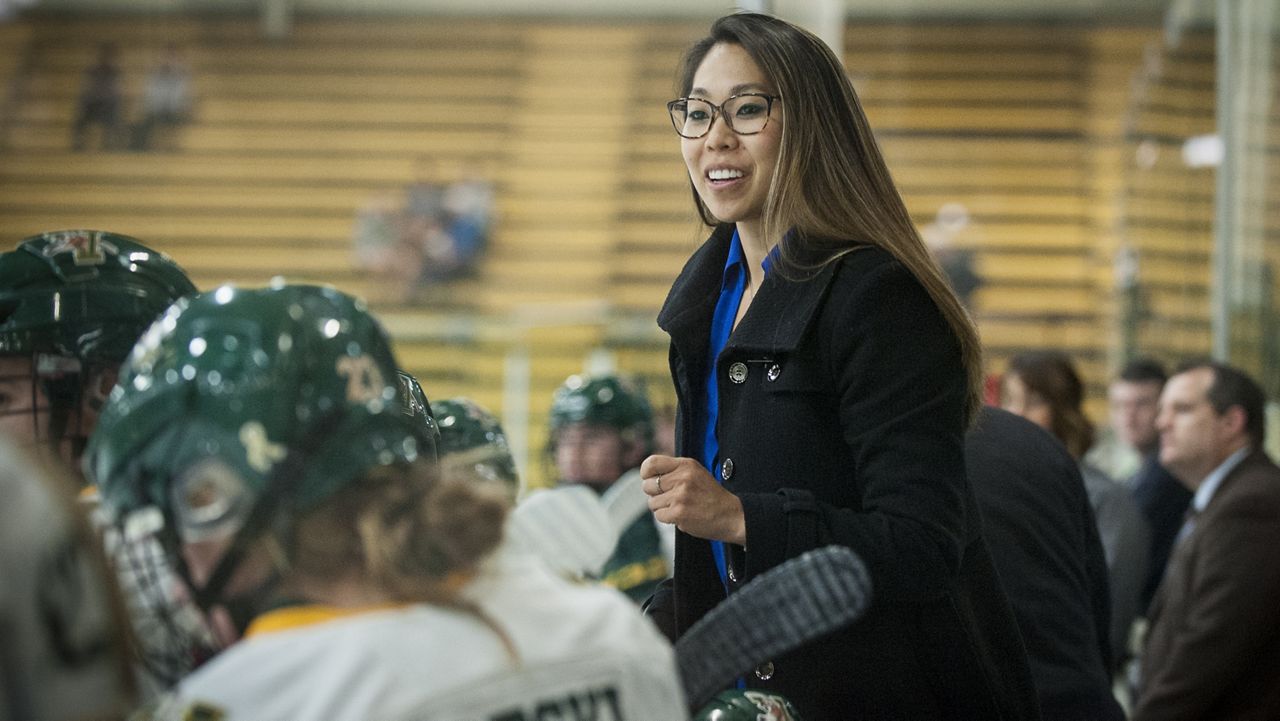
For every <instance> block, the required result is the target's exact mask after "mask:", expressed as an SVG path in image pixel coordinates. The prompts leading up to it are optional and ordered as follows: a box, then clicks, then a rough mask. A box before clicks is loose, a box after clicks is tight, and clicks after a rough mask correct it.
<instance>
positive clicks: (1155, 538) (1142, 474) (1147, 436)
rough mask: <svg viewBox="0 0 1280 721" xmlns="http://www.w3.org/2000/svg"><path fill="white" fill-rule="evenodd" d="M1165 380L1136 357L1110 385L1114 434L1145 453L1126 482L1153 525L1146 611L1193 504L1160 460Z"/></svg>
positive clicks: (1144, 585)
mask: <svg viewBox="0 0 1280 721" xmlns="http://www.w3.org/2000/svg"><path fill="white" fill-rule="evenodd" d="M1166 380H1168V375H1167V374H1166V373H1165V370H1164V368H1163V367H1162V366H1161V365H1160V363H1159V362H1157V361H1154V360H1151V359H1149V358H1138V359H1135V360H1132V361H1130V362H1129V363H1128V364H1126V365H1125V367H1124V368H1123V369H1122V370H1121V371H1120V375H1119V376H1117V377H1116V379H1115V380H1114V381H1113V382H1112V383H1111V385H1110V387H1108V388H1107V401H1108V405H1109V406H1110V412H1111V413H1110V414H1111V426H1112V428H1113V429H1114V430H1115V434H1116V437H1117V438H1118V439H1119V440H1120V441H1121V442H1123V443H1124V444H1125V445H1128V446H1130V447H1132V448H1133V449H1134V450H1135V451H1137V452H1138V453H1139V454H1140V455H1141V456H1142V465H1141V466H1140V467H1139V468H1138V471H1137V473H1135V474H1134V476H1133V478H1131V479H1130V480H1129V482H1128V486H1129V488H1130V490H1131V491H1132V492H1133V499H1134V500H1135V501H1136V502H1137V504H1138V508H1139V509H1140V510H1141V511H1142V515H1143V516H1144V517H1145V518H1146V519H1147V523H1148V524H1149V525H1150V527H1151V547H1150V554H1149V556H1148V558H1147V576H1146V578H1145V579H1143V581H1142V592H1141V596H1140V599H1139V603H1140V605H1141V610H1142V611H1145V610H1146V609H1147V608H1148V607H1149V606H1150V605H1151V599H1152V598H1153V597H1154V596H1155V593H1156V588H1157V587H1158V586H1159V585H1160V579H1161V578H1163V577H1164V567H1165V565H1166V564H1167V563H1168V562H1169V550H1170V549H1171V548H1173V539H1174V537H1175V536H1177V535H1178V529H1180V528H1181V527H1182V517H1183V515H1184V514H1185V513H1186V511H1187V506H1188V505H1189V504H1190V503H1191V491H1189V490H1187V488H1186V486H1183V485H1182V484H1181V483H1179V482H1178V480H1177V479H1176V478H1174V477H1173V475H1172V474H1170V473H1169V471H1168V469H1166V468H1165V467H1164V466H1163V465H1161V463H1160V432H1159V431H1158V430H1157V429H1156V412H1157V409H1158V407H1159V404H1160V391H1162V390H1163V389H1164V384H1165V381H1166ZM1117 660H1118V659H1117Z"/></svg>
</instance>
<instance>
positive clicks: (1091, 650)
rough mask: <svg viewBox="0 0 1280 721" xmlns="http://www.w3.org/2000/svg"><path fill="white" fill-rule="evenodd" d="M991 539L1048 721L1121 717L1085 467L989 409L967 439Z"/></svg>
mask: <svg viewBox="0 0 1280 721" xmlns="http://www.w3.org/2000/svg"><path fill="white" fill-rule="evenodd" d="M965 467H966V468H967V469H968V472H969V483H970V485H972V486H973V493H974V496H975V497H976V498H977V499H978V508H979V510H980V511H981V512H982V528H983V536H984V537H985V538H986V541H987V546H988V547H989V548H990V549H991V556H992V559H993V560H994V561H995V564H996V570H997V571H998V572H999V573H1000V578H1001V581H1002V584H1003V586H1004V589H1005V592H1006V593H1007V594H1008V596H1009V602H1010V603H1011V604H1013V612H1014V616H1015V617H1016V618H1017V620H1018V630H1019V631H1021V632H1022V640H1023V642H1024V643H1025V644H1026V647H1027V656H1028V658H1029V659H1030V661H1031V675H1032V677H1033V678H1034V680H1035V684H1036V693H1037V695H1038V697H1039V699H1040V713H1041V715H1042V716H1043V717H1044V719H1045V721H1051V720H1052V721H1123V719H1124V710H1123V709H1121V708H1120V704H1118V703H1116V699H1115V697H1114V696H1113V695H1112V693H1111V671H1110V669H1111V668H1112V664H1111V660H1110V659H1109V658H1108V656H1109V655H1110V649H1111V623H1110V621H1111V596H1110V594H1109V593H1108V590H1107V583H1108V581H1107V559H1106V556H1105V555H1104V553H1103V550H1102V539H1101V538H1099V536H1098V526H1097V524H1096V523H1094V520H1093V507H1092V506H1090V505H1089V496H1088V494H1087V493H1086V492H1085V487H1084V480H1083V479H1082V478H1081V477H1080V467H1079V466H1078V465H1077V464H1076V461H1075V459H1074V458H1072V457H1071V454H1070V453H1067V449H1066V448H1065V447H1064V446H1063V445H1062V443H1060V442H1059V441H1058V439H1056V438H1054V437H1053V436H1051V435H1049V433H1048V432H1047V431H1045V430H1044V429H1042V428H1040V426H1037V425H1036V424H1034V423H1032V422H1031V421H1029V420H1027V419H1025V418H1021V417H1019V416H1015V415H1014V414H1012V413H1007V412H1005V411H1002V410H1000V409H999V408H983V409H982V412H981V414H979V416H978V421H977V423H975V424H974V426H973V428H971V429H970V430H969V434H968V436H967V437H966V438H965Z"/></svg>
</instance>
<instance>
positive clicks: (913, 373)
mask: <svg viewBox="0 0 1280 721" xmlns="http://www.w3.org/2000/svg"><path fill="white" fill-rule="evenodd" d="M678 92H679V96H680V97H679V99H677V100H675V101H672V103H670V105H669V109H670V111H671V115H672V122H673V123H674V124H675V127H676V131H677V132H678V133H679V134H680V136H681V137H682V141H681V149H682V152H683V155H684V159H685V163H686V165H687V166H688V170H689V176H690V180H691V183H692V186H693V193H694V200H695V203H696V204H697V207H698V211H699V213H700V215H701V216H702V218H703V220H704V221H705V222H706V223H707V224H708V225H709V226H713V227H714V231H713V232H712V234H711V237H710V239H709V240H708V241H707V242H706V243H705V244H704V245H703V246H702V247H701V248H700V249H699V250H698V251H697V252H696V253H695V254H694V256H693V257H692V259H690V261H689V262H688V264H687V265H686V266H685V269H684V271H683V272H682V273H681V275H680V277H679V278H677V280H676V281H675V284H674V285H673V287H672V289H671V293H670V295H669V296H668V298H667V301H666V304H665V305H664V307H663V309H662V312H661V313H660V315H659V317H658V323H659V325H660V326H662V328H663V329H664V330H666V331H667V332H668V333H669V334H670V336H671V353H670V357H671V372H672V376H673V378H674V381H675V385H676V392H677V399H678V415H679V420H678V424H677V425H678V441H677V455H678V456H681V457H671V456H662V455H655V456H650V457H649V458H647V459H646V460H645V462H644V464H643V466H642V468H641V473H642V475H643V476H644V478H645V491H646V493H648V494H649V495H650V496H651V498H650V508H651V509H652V510H653V511H654V513H655V516H656V518H657V519H658V520H659V521H662V522H664V523H673V524H675V525H676V527H677V529H679V533H678V536H677V548H676V561H675V574H674V578H673V582H672V583H671V584H670V585H669V587H668V589H667V591H668V592H666V593H664V592H660V593H659V594H658V595H656V596H655V597H654V599H653V600H652V602H651V604H650V606H649V608H650V612H651V613H652V614H653V615H654V616H655V618H656V619H657V620H658V622H659V623H660V624H661V625H663V627H664V630H666V631H668V633H669V634H671V635H678V634H680V633H682V632H683V631H684V630H686V629H688V628H689V626H690V625H691V624H693V623H694V622H695V621H697V620H698V619H699V618H700V617H701V616H702V615H703V614H705V613H706V612H707V611H708V610H709V609H711V608H712V607H713V606H715V605H716V604H717V603H718V602H719V601H720V600H722V599H723V598H724V597H725V594H726V593H728V592H732V591H733V590H735V589H737V588H738V587H739V586H741V585H742V584H743V583H745V582H747V581H749V580H751V579H752V578H753V577H755V576H756V575H758V574H759V573H761V572H762V571H764V570H766V569H769V568H771V567H773V566H776V565H777V564H779V563H781V562H782V561H784V560H786V559H788V558H792V557H794V556H797V555H800V554H801V553H803V552H805V551H807V550H809V549H812V548H815V547H818V546H822V545H826V544H831V543H839V544H843V545H846V546H848V547H850V548H852V549H853V550H854V551H856V552H857V553H858V554H859V555H860V556H861V557H862V559H863V560H864V561H865V562H866V564H867V567H868V569H869V570H870V572H871V576H872V583H873V585H874V592H875V600H874V605H873V607H872V608H871V609H870V610H869V612H868V613H867V615H866V616H865V617H863V618H862V620H860V621H859V622H857V623H855V624H853V625H852V626H850V627H849V628H847V629H844V630H843V631H840V632H838V633H835V634H833V635H831V636H828V637H826V638H824V639H821V640H819V641H817V642H815V643H812V644H809V645H808V646H805V647H803V648H801V649H799V650H797V651H795V652H792V653H789V654H786V655H784V656H781V657H779V658H775V659H772V660H771V661H770V662H769V663H764V664H761V665H760V666H759V667H758V668H757V669H756V670H755V673H753V674H750V675H748V677H747V678H746V679H745V684H746V685H747V686H749V687H754V688H761V689H763V690H767V691H770V692H776V693H781V694H783V695H784V696H786V697H788V698H790V699H791V700H792V701H793V702H794V703H795V706H796V708H797V709H798V710H799V712H800V713H801V714H802V715H803V716H804V717H805V718H806V719H810V720H811V721H812V720H813V719H851V718H912V719H931V718H933V719H936V718H949V719H955V718H984V719H998V718H1028V717H1034V716H1035V714H1036V707H1035V700H1034V692H1033V690H1032V686H1031V680H1030V676H1029V672H1028V669H1027V664H1026V656H1025V652H1024V650H1023V648H1022V645H1021V641H1020V639H1019V637H1018V635H1017V631H1016V628H1015V626H1014V621H1013V618H1012V614H1011V611H1010V609H1009V606H1008V602H1007V600H1006V599H1005V597H1004V595H1003V592H1002V591H1001V590H1000V587H999V584H998V582H997V580H996V577H995V574H994V571H993V570H992V566H991V561H990V557H989V555H988V553H987V550H986V548H985V546H984V545H983V541H982V537H981V535H980V529H979V525H978V516H977V512H976V510H975V507H974V501H973V497H972V494H971V493H970V490H969V488H968V485H967V483H966V481H965V470H964V455H963V447H962V438H963V434H964V430H965V427H966V425H967V423H968V421H969V419H970V418H971V417H972V416H973V414H974V412H975V410H976V409H977V407H978V404H979V401H978V388H979V365H980V362H979V347H978V341H977V337H976V334H975V332H974V329H973V327H972V326H971V324H970V322H969V320H968V318H967V316H966V315H965V313H964V311H963V310H962V309H961V308H960V305H959V303H958V302H957V301H956V298H955V296H954V295H953V294H952V293H951V291H950V290H949V289H948V288H947V286H946V284H945V282H944V281H943V280H942V277H941V275H940V273H939V270H938V268H937V266H936V265H935V264H934V263H933V261H932V260H930V258H929V255H928V252H927V251H926V249H925V247H924V245H923V243H922V242H921V240H920V238H919V236H918V234H917V233H916V231H915V229H914V228H913V227H912V225H911V219H910V217H909V216H908V214H907V211H906V209H905V207H904V206H903V203H902V200H901V199H900V198H899V196H898V193H897V191H896V190H895V188H894V186H893V183H892V181H891V180H890V178H889V173H888V171H887V170H886V168H885V165H884V162H883V160H882V158H881V156H880V153H879V150H878V149H877V147H876V143H875V141H874V139H873V138H872V135H871V130H870V128H869V127H868V125H867V121H866V118H865V117H864V116H863V113H862V110H861V108H860V107H859V104H858V100H857V97H856V95H855V94H854V91H853V87H852V86H851V85H850V83H849V80H848V78H847V77H846V76H845V74H844V71H843V69H842V68H841V66H840V63H839V61H838V60H837V59H836V58H835V56H834V55H833V54H832V53H831V51H830V50H829V49H827V47H826V46H825V45H824V44H823V43H822V41H821V40H819V39H818V38H816V37H814V36H813V35H812V34H810V33H808V32H806V31H804V30H801V29H799V28H797V27H794V26H792V25H789V24H787V23H785V22H783V21H780V20H776V19H774V18H770V17H768V16H764V15H758V14H749V13H744V14H737V15H730V16H727V17H724V18H721V19H720V20H718V21H716V22H715V24H714V25H713V26H712V28H711V33H710V35H709V36H708V37H706V38H705V39H703V40H701V41H700V42H698V43H697V44H695V45H694V46H693V47H692V48H691V49H690V51H689V53H688V54H687V56H686V58H685V61H684V64H683V68H682V71H681V77H680V87H679V89H678Z"/></svg>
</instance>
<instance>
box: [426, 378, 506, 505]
mask: <svg viewBox="0 0 1280 721" xmlns="http://www.w3.org/2000/svg"><path fill="white" fill-rule="evenodd" d="M431 413H432V415H434V416H435V418H436V423H437V424H438V425H439V426H440V445H439V450H440V465H441V467H442V470H443V471H444V472H446V473H449V472H458V473H463V472H465V473H470V474H472V475H473V476H474V477H476V478H479V479H483V480H488V481H494V482H496V483H500V484H502V486H503V488H505V489H506V492H507V497H508V498H509V499H510V500H511V501H512V502H513V503H514V502H515V500H516V498H517V497H518V496H519V494H520V474H519V473H518V472H517V471H516V462H515V459H513V458H512V457H511V447H510V446H509V445H507V436H506V434H505V433H504V432H503V431H502V424H501V423H499V422H498V419H497V417H495V416H494V415H493V414H492V413H490V412H489V411H487V410H485V409H484V407H483V406H481V405H480V404H479V403H476V402H475V401H473V400H471V399H470V398H448V399H446V400H443V401H437V402H435V403H432V404H431Z"/></svg>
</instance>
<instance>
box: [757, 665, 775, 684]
mask: <svg viewBox="0 0 1280 721" xmlns="http://www.w3.org/2000/svg"><path fill="white" fill-rule="evenodd" d="M756 678H758V679H760V680H761V681H768V680H769V679H771V678H773V661H765V662H764V663H762V664H760V665H759V666H756Z"/></svg>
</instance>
